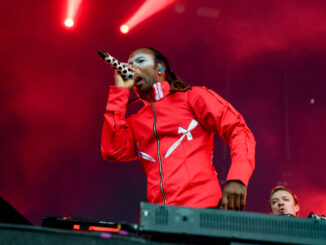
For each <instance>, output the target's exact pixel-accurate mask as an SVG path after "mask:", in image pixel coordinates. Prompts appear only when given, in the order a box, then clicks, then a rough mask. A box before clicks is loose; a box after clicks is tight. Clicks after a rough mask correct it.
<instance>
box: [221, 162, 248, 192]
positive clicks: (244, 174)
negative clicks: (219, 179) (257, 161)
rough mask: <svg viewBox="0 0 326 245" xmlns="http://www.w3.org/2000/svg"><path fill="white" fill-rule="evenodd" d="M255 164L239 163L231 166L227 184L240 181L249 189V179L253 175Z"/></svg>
mask: <svg viewBox="0 0 326 245" xmlns="http://www.w3.org/2000/svg"><path fill="white" fill-rule="evenodd" d="M253 164H254V163H248V162H241V161H237V162H234V163H232V164H231V167H230V170H229V173H228V175H227V177H226V182H228V181H230V180H239V181H241V182H242V183H243V184H244V185H245V186H247V187H248V183H249V179H250V177H251V175H252V173H253V170H254V168H253V167H252V166H253Z"/></svg>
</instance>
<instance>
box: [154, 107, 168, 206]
mask: <svg viewBox="0 0 326 245" xmlns="http://www.w3.org/2000/svg"><path fill="white" fill-rule="evenodd" d="M152 109H153V113H154V124H153V130H154V134H155V137H156V140H157V156H158V163H159V166H160V175H161V182H160V187H161V192H162V196H163V199H164V205H166V197H165V194H164V189H163V169H162V161H161V153H160V138H159V137H158V135H157V132H156V122H157V117H156V113H155V109H154V101H153V102H152Z"/></svg>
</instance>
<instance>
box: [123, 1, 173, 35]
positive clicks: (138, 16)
mask: <svg viewBox="0 0 326 245" xmlns="http://www.w3.org/2000/svg"><path fill="white" fill-rule="evenodd" d="M175 1H176V0H165V1H157V0H146V1H145V2H144V4H143V5H142V6H141V7H140V8H139V9H138V10H137V12H136V13H135V14H134V15H133V16H131V18H130V19H129V20H127V22H126V23H125V24H123V25H122V26H121V27H120V30H121V32H122V33H127V32H128V31H130V30H131V29H132V28H133V27H135V26H136V25H138V24H139V23H140V22H142V21H144V20H145V19H147V18H148V17H150V16H152V15H153V14H156V13H157V12H159V11H161V10H163V9H164V8H166V7H167V6H169V5H170V4H172V3H173V2H175ZM123 26H126V27H127V28H128V31H127V32H123V31H122V27H123Z"/></svg>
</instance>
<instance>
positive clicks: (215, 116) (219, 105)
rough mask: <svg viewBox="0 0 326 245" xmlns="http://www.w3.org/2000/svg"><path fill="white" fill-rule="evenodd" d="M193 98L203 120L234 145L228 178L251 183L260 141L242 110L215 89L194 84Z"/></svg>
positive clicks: (198, 115) (211, 129) (200, 120)
mask: <svg viewBox="0 0 326 245" xmlns="http://www.w3.org/2000/svg"><path fill="white" fill-rule="evenodd" d="M189 101H190V105H191V108H192V109H193V111H194V114H195V115H196V117H197V119H198V121H199V123H200V124H201V125H202V126H203V127H204V128H205V129H206V130H208V131H210V132H214V133H216V134H218V135H219V136H220V137H221V138H222V139H223V140H224V141H225V143H227V144H228V145H229V147H230V149H231V166H230V169H229V172H228V175H227V179H226V181H230V180H240V181H241V182H242V183H243V184H244V185H246V186H248V182H249V179H250V177H251V175H252V173H253V170H254V168H255V146H256V142H255V139H254V136H253V135H252V133H251V131H250V130H249V128H248V127H247V125H246V123H245V121H244V119H243V117H242V116H241V114H240V113H239V112H238V111H236V110H235V109H234V108H233V107H232V106H231V104H230V103H228V102H227V101H225V100H224V99H223V98H222V97H220V96H219V95H218V94H216V93H215V92H214V91H212V90H209V89H206V88H204V87H193V88H192V91H191V92H190V96H189Z"/></svg>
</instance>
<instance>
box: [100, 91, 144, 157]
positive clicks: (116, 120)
mask: <svg viewBox="0 0 326 245" xmlns="http://www.w3.org/2000/svg"><path fill="white" fill-rule="evenodd" d="M129 94H130V90H129V89H127V88H122V87H116V86H111V87H110V93H109V99H108V102H107V106H106V112H105V114H104V123H103V128H102V138H101V153H102V156H103V158H104V160H107V161H132V160H135V159H137V158H138V156H137V152H136V148H135V143H134V138H133V133H132V130H131V127H130V125H129V123H128V120H126V119H125V115H126V107H127V102H128V98H129Z"/></svg>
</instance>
